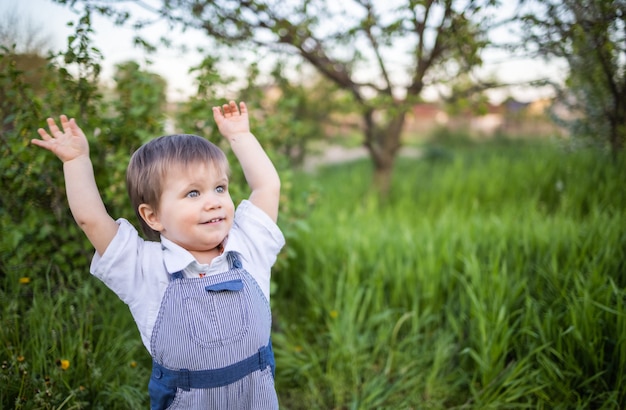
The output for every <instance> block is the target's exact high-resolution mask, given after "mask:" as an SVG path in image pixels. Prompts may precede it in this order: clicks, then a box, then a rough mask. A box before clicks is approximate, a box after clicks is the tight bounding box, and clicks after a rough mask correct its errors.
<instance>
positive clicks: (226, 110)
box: [222, 104, 231, 115]
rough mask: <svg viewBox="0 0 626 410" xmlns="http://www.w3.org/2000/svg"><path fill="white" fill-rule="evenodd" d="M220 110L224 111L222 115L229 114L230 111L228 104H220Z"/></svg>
mask: <svg viewBox="0 0 626 410" xmlns="http://www.w3.org/2000/svg"><path fill="white" fill-rule="evenodd" d="M222 111H224V115H226V114H230V113H231V112H230V105H228V104H224V105H222Z"/></svg>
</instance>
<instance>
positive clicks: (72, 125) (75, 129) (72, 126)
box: [69, 118, 85, 137]
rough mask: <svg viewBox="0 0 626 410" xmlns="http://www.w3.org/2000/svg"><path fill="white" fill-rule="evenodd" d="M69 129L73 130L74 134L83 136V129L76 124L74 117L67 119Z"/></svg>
mask: <svg viewBox="0 0 626 410" xmlns="http://www.w3.org/2000/svg"><path fill="white" fill-rule="evenodd" d="M69 125H70V129H71V130H72V131H73V132H74V135H80V136H81V137H84V136H85V133H84V132H83V130H82V129H81V128H80V127H79V126H78V124H76V120H75V119H74V118H70V121H69Z"/></svg>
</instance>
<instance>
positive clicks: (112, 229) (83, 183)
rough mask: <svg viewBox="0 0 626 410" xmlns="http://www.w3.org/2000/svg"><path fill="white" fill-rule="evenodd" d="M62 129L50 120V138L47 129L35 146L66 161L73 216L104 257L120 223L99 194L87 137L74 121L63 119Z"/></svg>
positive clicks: (65, 168) (64, 117)
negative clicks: (107, 209) (110, 212)
mask: <svg viewBox="0 0 626 410" xmlns="http://www.w3.org/2000/svg"><path fill="white" fill-rule="evenodd" d="M60 120H61V127H62V128H63V131H61V130H60V129H59V127H57V125H56V123H55V121H54V120H53V119H52V118H48V120H47V121H48V128H49V129H50V134H48V133H47V132H46V130H44V129H43V128H39V130H37V132H38V133H39V135H40V136H41V139H33V140H32V141H31V142H32V143H33V144H34V145H37V146H38V147H42V148H44V149H47V150H48V151H50V152H52V153H54V154H55V155H56V156H57V157H59V159H60V160H61V161H63V173H64V176H65V191H66V194H67V201H68V203H69V205H70V210H71V211H72V215H73V216H74V219H75V220H76V223H77V224H78V226H80V228H81V229H82V230H83V232H85V235H87V238H88V239H89V241H90V242H91V244H92V245H93V246H94V248H96V251H97V252H98V253H99V254H100V255H102V254H104V251H105V250H106V248H107V247H108V246H109V243H111V241H112V240H113V237H114V236H115V234H116V233H117V227H118V225H117V223H116V222H115V221H114V220H113V218H111V217H110V216H109V214H108V213H107V211H106V208H105V207H104V203H103V202H102V198H101V197H100V193H99V192H98V187H97V186H96V180H95V178H94V174H93V166H92V164H91V160H90V159H89V144H88V142H87V138H85V134H84V133H83V131H82V130H81V129H80V128H79V127H78V125H77V124H76V121H75V120H74V119H73V118H72V119H71V120H68V119H67V117H66V116H65V115H61V117H60Z"/></svg>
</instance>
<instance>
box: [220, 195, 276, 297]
mask: <svg viewBox="0 0 626 410" xmlns="http://www.w3.org/2000/svg"><path fill="white" fill-rule="evenodd" d="M232 239H233V242H235V243H233V244H232V245H233V248H234V249H236V250H237V251H239V252H241V253H242V255H243V257H244V260H245V261H247V262H248V263H249V264H248V265H246V269H247V270H248V271H249V272H250V274H251V275H252V276H253V277H254V278H255V279H256V281H257V282H258V283H259V285H260V286H261V289H262V290H263V292H264V293H265V294H266V296H269V286H270V272H271V268H272V266H273V265H274V263H275V262H276V258H277V257H278V254H279V253H280V250H281V249H282V247H283V246H284V245H285V237H284V236H283V233H282V232H281V230H280V228H279V227H278V225H277V224H276V223H275V222H274V221H273V220H272V219H271V218H270V217H269V216H268V215H267V214H266V213H265V212H263V211H262V210H261V209H260V208H258V207H256V206H255V205H254V204H253V203H252V202H250V201H248V200H244V201H242V202H241V203H240V204H239V206H238V207H237V211H236V212H235V222H234V225H233V229H232ZM230 241H231V239H230V238H229V244H228V245H227V248H229V247H230V246H229V245H231V243H230ZM268 298H269V297H268Z"/></svg>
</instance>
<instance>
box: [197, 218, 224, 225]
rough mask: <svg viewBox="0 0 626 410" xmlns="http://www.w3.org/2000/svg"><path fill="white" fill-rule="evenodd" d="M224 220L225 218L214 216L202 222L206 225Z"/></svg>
mask: <svg viewBox="0 0 626 410" xmlns="http://www.w3.org/2000/svg"><path fill="white" fill-rule="evenodd" d="M223 220H224V218H213V219H209V220H208V221H206V222H202V224H203V225H205V224H214V223H217V222H221V221H223Z"/></svg>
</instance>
